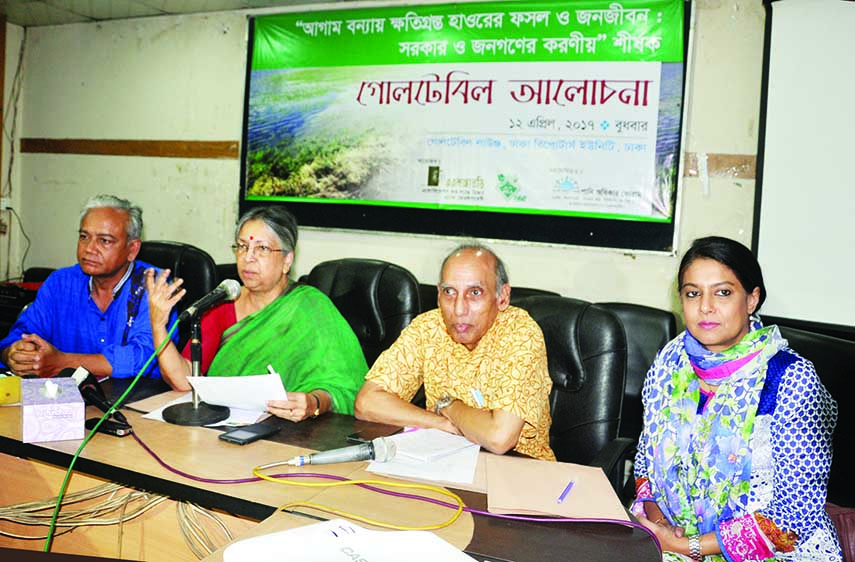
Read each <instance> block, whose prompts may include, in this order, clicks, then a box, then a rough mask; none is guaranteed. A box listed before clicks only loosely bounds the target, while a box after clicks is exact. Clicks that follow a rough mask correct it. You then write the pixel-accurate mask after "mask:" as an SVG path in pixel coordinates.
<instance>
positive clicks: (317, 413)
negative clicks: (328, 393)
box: [309, 392, 321, 418]
mask: <svg viewBox="0 0 855 562" xmlns="http://www.w3.org/2000/svg"><path fill="white" fill-rule="evenodd" d="M309 396H311V397H312V398H314V399H315V413H314V414H312V417H313V418H316V417H318V416H320V415H321V399H320V398H318V395H317V394H315V393H314V392H310V393H309Z"/></svg>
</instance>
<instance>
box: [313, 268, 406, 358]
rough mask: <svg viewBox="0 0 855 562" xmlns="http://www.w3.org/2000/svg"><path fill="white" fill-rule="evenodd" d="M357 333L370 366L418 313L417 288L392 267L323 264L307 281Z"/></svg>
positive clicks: (402, 270)
mask: <svg viewBox="0 0 855 562" xmlns="http://www.w3.org/2000/svg"><path fill="white" fill-rule="evenodd" d="M306 282H307V283H308V284H309V285H312V286H313V287H315V288H317V289H318V290H320V291H321V292H323V293H324V294H326V295H327V296H328V297H329V298H330V300H332V302H333V303H334V304H335V305H336V307H337V308H338V310H339V312H341V315H342V316H344V318H345V320H347V322H348V324H350V327H351V328H352V329H353V331H354V333H355V334H356V337H357V338H358V339H359V343H360V344H361V345H362V352H363V353H364V354H365V361H366V362H367V363H368V365H369V366H371V365H373V364H374V361H375V360H376V359H377V357H378V356H379V355H380V353H382V352H383V351H384V350H385V349H387V348H388V347H389V346H390V345H392V343H393V342H394V341H395V340H396V339H397V338H398V335H399V334H400V333H401V330H403V329H404V328H406V327H407V325H409V323H410V322H412V320H413V318H415V317H416V316H417V315H418V314H419V311H420V308H419V282H418V281H416V278H415V277H413V274H412V273H410V272H409V271H407V270H406V269H404V268H403V267H401V266H399V265H395V264H393V263H389V262H385V261H380V260H371V259H359V258H343V259H338V260H331V261H325V262H322V263H319V264H318V265H316V266H315V267H313V268H312V270H311V271H310V272H309V275H308V277H306Z"/></svg>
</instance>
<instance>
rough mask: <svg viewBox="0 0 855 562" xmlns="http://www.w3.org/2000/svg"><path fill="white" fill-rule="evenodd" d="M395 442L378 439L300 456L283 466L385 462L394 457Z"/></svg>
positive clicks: (382, 438) (383, 438)
mask: <svg viewBox="0 0 855 562" xmlns="http://www.w3.org/2000/svg"><path fill="white" fill-rule="evenodd" d="M396 451H397V448H396V447H395V442H394V441H392V440H391V439H389V438H387V437H378V438H377V439H374V440H373V441H369V442H368V443H362V444H360V445H353V446H351V447H342V448H340V449H333V450H331V451H322V452H320V453H312V454H310V455H300V456H298V457H294V458H293V459H291V460H289V461H288V462H286V463H285V464H290V465H291V466H304V465H307V464H331V463H336V462H354V461H377V462H386V461H390V460H392V459H393V458H394V457H395V452H396Z"/></svg>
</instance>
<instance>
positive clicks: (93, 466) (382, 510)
mask: <svg viewBox="0 0 855 562" xmlns="http://www.w3.org/2000/svg"><path fill="white" fill-rule="evenodd" d="M128 383H129V381H128V380H127V379H125V380H122V379H115V380H109V381H105V383H104V384H103V386H104V389H105V392H106V394H107V396H108V398H109V399H111V400H115V399H116V398H118V397H119V396H121V395H122V393H123V392H124V391H125V390H126V388H127V386H128ZM168 390H169V389H168V388H167V387H166V385H165V384H164V383H163V382H162V381H157V380H151V379H141V380H140V381H138V383H137V385H136V386H135V387H134V389H133V390H132V392H131V394H130V395H129V396H127V397H126V399H125V401H124V402H123V404H133V403H137V404H140V403H142V404H145V403H146V402H151V403H157V402H158V401H160V402H163V401H165V400H166V399H167V398H169V397H170V396H171V395H174V394H175V393H167V394H162V395H161V393H165V392H166V391H168ZM161 396H162V397H163V398H161ZM144 399H145V400H144ZM122 412H123V413H124V414H125V415H126V417H127V418H128V420H129V422H130V423H131V424H132V425H133V427H134V432H135V435H136V437H137V438H138V439H139V440H137V438H134V437H133V436H126V437H121V438H120V437H115V436H112V435H106V434H97V435H96V436H94V437H93V438H92V439H91V441H90V442H89V444H88V445H87V447H86V448H85V449H84V450H83V451H82V453H81V455H80V456H79V458H78V459H77V461H76V463H75V466H74V471H75V474H76V475H77V474H80V475H85V476H81V478H84V477H85V478H91V479H95V480H97V481H108V482H115V483H118V484H121V485H123V486H126V487H128V488H132V489H137V490H144V491H147V492H150V493H153V494H160V495H163V496H168V497H169V498H170V499H171V500H174V501H175V502H190V503H192V504H196V505H199V506H201V507H204V508H206V509H210V510H215V511H216V512H219V513H224V514H229V515H228V517H230V518H232V519H233V520H236V521H238V523H239V525H238V527H239V531H240V533H239V535H238V536H237V537H235V540H240V539H242V538H244V537H250V536H257V535H261V534H266V533H271V532H276V531H280V530H285V529H290V528H295V527H299V526H302V525H307V524H312V523H316V522H318V521H319V520H323V519H329V518H332V517H333V516H332V515H326V514H324V513H322V512H318V511H313V510H311V509H308V508H305V507H301V506H297V507H294V508H286V509H285V510H284V511H282V510H280V509H279V508H280V507H281V506H283V505H285V504H289V503H293V502H307V501H313V502H317V503H322V504H324V505H330V506H333V507H335V508H338V509H342V510H345V511H348V512H355V513H359V514H360V515H362V516H365V517H368V518H370V519H380V520H384V521H394V522H395V523H398V524H402V525H407V526H421V525H426V524H432V523H437V522H441V521H444V520H446V519H448V518H449V517H450V515H451V513H452V511H451V510H449V509H448V508H446V507H441V506H437V505H433V504H427V503H423V502H412V501H406V500H401V499H400V498H396V497H392V496H386V495H380V494H376V493H371V492H368V491H366V490H363V489H360V488H356V487H354V486H347V487H336V488H303V487H295V486H289V485H277V483H273V482H269V481H254V482H248V483H239V484H236V483H219V482H217V481H218V480H232V479H242V478H249V477H251V476H252V469H253V467H257V466H260V465H265V464H268V463H272V462H279V461H285V460H287V459H289V458H292V457H293V456H296V455H298V454H305V453H307V452H311V451H318V450H328V449H334V448H338V447H343V446H347V443H346V440H345V439H346V436H347V435H349V434H351V433H353V432H356V431H360V430H363V429H367V428H371V427H374V426H375V425H376V424H372V423H371V422H365V421H361V420H357V419H355V418H353V417H351V416H346V415H340V414H332V413H328V414H325V415H323V416H321V417H319V418H317V419H310V420H306V421H303V422H300V423H296V424H295V423H292V422H288V421H285V420H281V419H278V418H268V419H267V420H265V422H264V423H270V424H275V425H278V426H280V431H279V432H278V433H276V434H275V435H273V436H271V437H269V438H266V439H264V440H261V441H257V442H255V443H251V444H249V445H246V446H237V445H233V444H229V443H225V442H223V441H222V440H220V439H218V438H217V436H218V434H219V433H220V432H221V431H222V428H207V427H191V426H178V425H171V424H167V423H164V422H161V421H156V420H152V419H146V418H144V417H143V415H142V412H138V411H134V410H132V409H130V408H128V407H124V408H123V409H122ZM97 415H99V412H98V410H96V409H94V408H93V407H91V406H88V407H87V417H94V416H97ZM143 444H144V445H145V447H147V448H148V449H150V451H151V452H149V451H147V450H146V449H145V448H144V446H143ZM79 445H80V441H73V440H72V441H59V442H49V443H24V442H23V441H22V440H21V407H20V406H12V407H4V408H0V470H5V474H4V484H3V487H4V489H6V490H9V489H12V488H14V485H15V482H16V474H15V472H16V471H17V472H21V467H22V466H23V467H26V466H27V463H30V464H32V463H38V464H39V466H47V467H52V468H53V469H54V470H56V472H57V473H61V472H62V471H63V470H64V469H65V468H67V467H68V466H69V463H70V462H71V461H72V458H73V455H74V453H75V451H76V450H77V448H78V447H79ZM154 455H157V456H158V457H159V459H157V458H155V456H154ZM21 459H24V460H21ZM15 463H18V464H17V465H16V464H15ZM164 465H168V466H169V467H172V468H173V469H174V470H175V471H178V472H179V473H176V472H174V471H171V470H169V468H167V467H166V466H164ZM366 465H367V463H365V462H351V463H341V464H330V465H323V466H310V467H304V468H300V469H296V468H293V470H295V471H304V472H323V473H326V474H334V475H337V476H341V477H346V478H350V479H360V478H366V479H372V478H373V479H377V478H378V477H377V475H373V474H371V473H369V472H367V471H365V467H366ZM9 467H11V469H10V468H9ZM16 467H17V468H16ZM290 468H292V467H277V468H276V469H274V470H273V472H270V474H275V473H284V472H289V470H288V469H290ZM307 469H310V470H307ZM10 470H11V472H10ZM383 479H384V480H393V481H394V479H390V478H387V477H383ZM54 480H55V479H54ZM26 486H27V484H25V483H23V481H22V487H26ZM520 486H522V487H524V486H525V483H524V482H521V483H520ZM10 487H12V488H10ZM451 491H453V492H455V493H456V494H458V495H459V496H460V497H461V498H462V499H463V501H464V502H465V504H466V506H467V507H470V508H474V509H477V510H486V507H487V497H486V495H485V494H484V493H480V492H475V491H467V490H461V489H452V490H451ZM58 492H59V489H58V487H57V489H54V490H52V494H53V495H56V494H57V493H58ZM33 493H35V490H34V491H33ZM17 494H18V495H17V497H18V498H20V497H26V496H27V492H26V491H24V490H18V491H17ZM43 498H44V496H39V497H30V498H29V499H30V500H36V499H43ZM359 525H361V526H364V527H367V528H371V526H370V525H368V524H363V523H359ZM162 526H163V527H165V528H164V529H162V530H161V533H163V535H164V536H165V535H167V534H170V533H171V534H174V535H178V531H177V528H176V529H172V528H171V527H170V524H169V523H166V524H164V525H162ZM434 532H435V533H436V534H437V535H438V536H440V537H442V538H443V539H445V540H446V541H448V542H450V543H451V544H453V545H454V546H456V547H457V548H459V549H461V550H463V551H464V552H466V553H468V554H469V555H470V556H472V557H473V558H474V559H476V560H481V561H487V562H493V561H500V562H501V561H517V562H525V561H538V562H550V561H561V562H566V561H572V560H584V561H599V560H602V561H614V560H633V561H637V562H645V561H650V562H653V561H658V560H661V554H660V553H659V551H658V549H657V547H656V545H655V543H654V541H653V540H652V539H651V537H650V536H649V535H648V534H647V533H645V532H644V531H642V530H639V529H636V528H631V527H626V526H622V525H616V524H608V523H582V522H573V521H565V522H558V523H556V522H552V523H549V522H541V521H516V520H506V519H497V518H493V517H488V516H483V515H478V514H470V513H464V514H463V515H462V516H461V517H460V518H459V519H458V520H457V521H455V522H454V523H453V524H451V525H450V526H448V527H445V528H443V529H440V530H437V531H434ZM150 534H152V533H151V532H150ZM55 544H56V543H55ZM4 546H7V547H8V545H6V544H4V543H3V542H2V540H0V547H4ZM41 546H42V544H41V543H38V544H34V545H32V546H27V547H26V548H28V549H31V550H35V549H40V548H41ZM14 547H15V548H22V547H21V546H17V545H15V546H14ZM163 548H166V547H165V546H164V547H163ZM170 548H172V547H170ZM153 552H157V551H156V550H152V549H148V550H139V551H138V554H137V557H139V556H144V557H148V558H147V559H150V560H156V559H159V557H160V554H152V553H153ZM139 553H144V554H139ZM222 553H223V549H222V548H221V549H219V550H217V551H216V552H214V553H213V554H211V555H210V556H208V557H207V558H205V560H212V561H213V560H222V559H223V557H222ZM93 554H99V553H98V552H93ZM100 555H104V554H103V553H100ZM132 556H133V555H132Z"/></svg>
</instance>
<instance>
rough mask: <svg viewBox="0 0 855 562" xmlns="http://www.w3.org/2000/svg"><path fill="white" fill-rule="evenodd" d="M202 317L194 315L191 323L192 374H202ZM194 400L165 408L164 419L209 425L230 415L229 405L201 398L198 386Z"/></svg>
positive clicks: (196, 375)
mask: <svg viewBox="0 0 855 562" xmlns="http://www.w3.org/2000/svg"><path fill="white" fill-rule="evenodd" d="M200 316H201V315H200ZM201 322H202V321H201V318H200V317H197V316H196V315H193V323H192V324H191V325H190V374H191V375H192V376H194V377H199V376H202V336H201V332H202V328H201ZM191 388H192V389H193V390H192V396H193V400H191V401H190V402H184V403H182V404H173V405H172V406H170V407H168V408H166V409H165V410H163V419H164V420H165V421H167V422H169V423H172V424H175V425H208V424H212V423H217V422H219V421H223V420H224V419H226V418H228V417H229V408H228V406H214V405H212V404H206V403H205V402H202V401H201V400H199V395H198V394H197V393H196V387H191Z"/></svg>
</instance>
